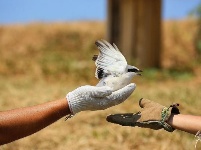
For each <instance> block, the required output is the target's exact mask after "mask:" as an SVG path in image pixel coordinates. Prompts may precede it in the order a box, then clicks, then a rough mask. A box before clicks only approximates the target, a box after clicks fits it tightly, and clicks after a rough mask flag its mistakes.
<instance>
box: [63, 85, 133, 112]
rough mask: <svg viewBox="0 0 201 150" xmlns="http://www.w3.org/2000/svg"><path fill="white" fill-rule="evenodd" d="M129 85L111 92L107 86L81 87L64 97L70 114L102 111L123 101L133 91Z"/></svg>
mask: <svg viewBox="0 0 201 150" xmlns="http://www.w3.org/2000/svg"><path fill="white" fill-rule="evenodd" d="M135 87H136V85H135V84H134V83H131V84H129V85H127V86H125V87H124V88H122V89H119V90H117V91H115V92H112V88H110V87H108V86H102V87H96V86H89V85H86V86H81V87H79V88H77V89H75V90H74V91H72V92H70V93H68V94H67V95H66V98H67V101H68V104H69V108H70V110H71V112H72V114H73V115H74V114H76V113H78V112H80V111H84V110H103V109H106V108H108V107H111V106H114V105H117V104H120V103H122V102H123V101H125V100H126V99H127V98H128V97H129V96H130V95H131V94H132V92H133V91H134V90H135Z"/></svg>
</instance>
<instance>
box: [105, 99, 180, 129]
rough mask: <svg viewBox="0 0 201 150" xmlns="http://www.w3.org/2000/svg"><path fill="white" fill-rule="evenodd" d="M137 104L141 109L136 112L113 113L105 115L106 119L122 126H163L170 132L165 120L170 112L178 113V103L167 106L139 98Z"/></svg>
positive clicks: (151, 127) (155, 127)
mask: <svg viewBox="0 0 201 150" xmlns="http://www.w3.org/2000/svg"><path fill="white" fill-rule="evenodd" d="M139 105H140V107H141V108H142V110H141V111H140V112H138V113H136V114H133V113H126V114H114V115H109V116H107V121H109V122H112V123H116V124H120V125H122V126H138V127H142V128H150V129H154V130H158V129H162V128H164V129H165V130H166V131H169V132H172V131H174V128H172V127H171V126H170V125H169V124H168V123H167V122H166V121H167V120H168V119H169V117H170V115H171V113H174V114H179V109H178V108H177V106H178V105H179V104H174V105H170V106H169V107H168V108H167V107H165V106H162V105H161V104H158V103H156V102H153V101H150V100H148V99H140V101H139Z"/></svg>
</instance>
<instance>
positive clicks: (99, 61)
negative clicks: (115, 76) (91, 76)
mask: <svg viewBox="0 0 201 150" xmlns="http://www.w3.org/2000/svg"><path fill="white" fill-rule="evenodd" d="M95 44H96V46H97V47H98V49H99V51H100V52H99V55H94V57H93V60H94V61H95V65H96V67H97V68H96V72H95V77H96V78H98V79H101V78H103V77H105V76H107V75H109V74H111V73H123V72H124V71H125V69H126V67H127V61H126V59H125V57H124V56H123V55H122V54H121V52H120V51H119V49H118V47H117V46H116V45H115V44H113V46H112V45H111V44H110V43H108V42H107V41H105V40H101V41H99V40H98V41H96V42H95Z"/></svg>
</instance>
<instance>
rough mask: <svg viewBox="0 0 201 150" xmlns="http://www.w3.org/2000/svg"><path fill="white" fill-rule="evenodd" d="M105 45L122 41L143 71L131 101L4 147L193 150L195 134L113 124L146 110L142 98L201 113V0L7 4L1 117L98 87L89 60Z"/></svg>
mask: <svg viewBox="0 0 201 150" xmlns="http://www.w3.org/2000/svg"><path fill="white" fill-rule="evenodd" d="M97 39H106V40H108V41H110V42H114V43H115V44H116V45H117V46H118V47H119V48H120V50H121V51H122V53H123V54H124V55H125V57H126V59H127V60H128V61H129V63H131V64H132V65H136V66H137V67H138V68H140V69H142V70H143V76H142V77H136V78H134V79H133V82H135V83H136V84H137V88H136V90H135V92H134V93H133V94H132V95H131V97H129V99H128V100H127V101H126V102H124V103H122V104H121V105H118V106H115V107H112V108H109V109H107V110H105V111H97V112H81V113H79V114H77V115H76V116H75V117H73V118H71V119H69V120H67V121H66V122H65V121H64V119H61V120H59V121H58V122H56V123H54V124H53V125H51V126H49V127H47V128H45V129H43V130H42V131H40V132H38V133H36V134H34V135H32V136H29V137H26V138H23V139H21V140H18V141H15V142H12V143H10V144H7V145H4V146H2V149H20V150H24V149H30V150H31V149H34V150H35V149H40V150H41V149H42V150H43V149H44V150H46V149H49V150H52V149H59V150H60V149H61V150H63V149H73V150H78V149H87V150H99V149H108V150H120V149H121V150H122V149H125V150H131V149H138V150H141V149H160V150H168V149H177V150H189V149H194V145H195V142H196V139H195V137H194V135H190V134H187V133H185V132H181V131H174V132H173V133H166V132H165V131H163V130H160V131H152V130H149V129H141V128H137V127H136V128H131V127H122V126H118V125H114V124H110V123H107V122H106V120H105V117H106V116H107V115H108V114H111V113H124V112H137V111H139V107H138V100H139V99H140V98H142V97H144V98H148V99H151V100H154V101H156V102H159V103H161V104H163V105H166V106H168V105H170V104H171V103H173V102H178V103H179V104H180V110H181V112H182V113H184V114H192V115H201V111H200V106H201V100H200V99H201V92H200V91H201V76H200V74H201V66H200V65H201V1H200V0H155V1H147V0H124V1H120V0H98V1H94V0H85V1H82V0H66V1H65V0H59V1H53V0H43V1H39V0H35V1H27V0H18V1H9V0H1V1H0V110H1V111H4V110H9V109H14V108H19V107H27V106H33V105H37V104H41V103H44V102H48V101H50V100H55V99H59V98H63V97H65V95H66V94H67V93H68V92H70V91H72V90H74V89H75V88H77V87H79V86H81V85H86V84H90V85H96V84H97V82H98V80H97V79H96V78H95V77H94V72H95V65H94V62H93V61H92V60H91V58H92V56H93V55H94V54H98V49H97V48H96V46H95V44H94V42H95V41H96V40H97ZM200 145H201V144H200V143H199V144H198V147H199V146H200Z"/></svg>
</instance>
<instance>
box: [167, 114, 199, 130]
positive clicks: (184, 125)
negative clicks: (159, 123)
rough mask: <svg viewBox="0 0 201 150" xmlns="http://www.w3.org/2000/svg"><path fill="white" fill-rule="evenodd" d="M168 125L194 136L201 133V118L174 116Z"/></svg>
mask: <svg viewBox="0 0 201 150" xmlns="http://www.w3.org/2000/svg"><path fill="white" fill-rule="evenodd" d="M167 123H168V124H170V125H171V126H172V127H174V128H175V129H178V130H182V131H186V132H188V133H192V134H196V133H197V132H198V131H201V116H192V115H183V114H173V115H172V116H171V117H170V119H169V120H168V122H167Z"/></svg>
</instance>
